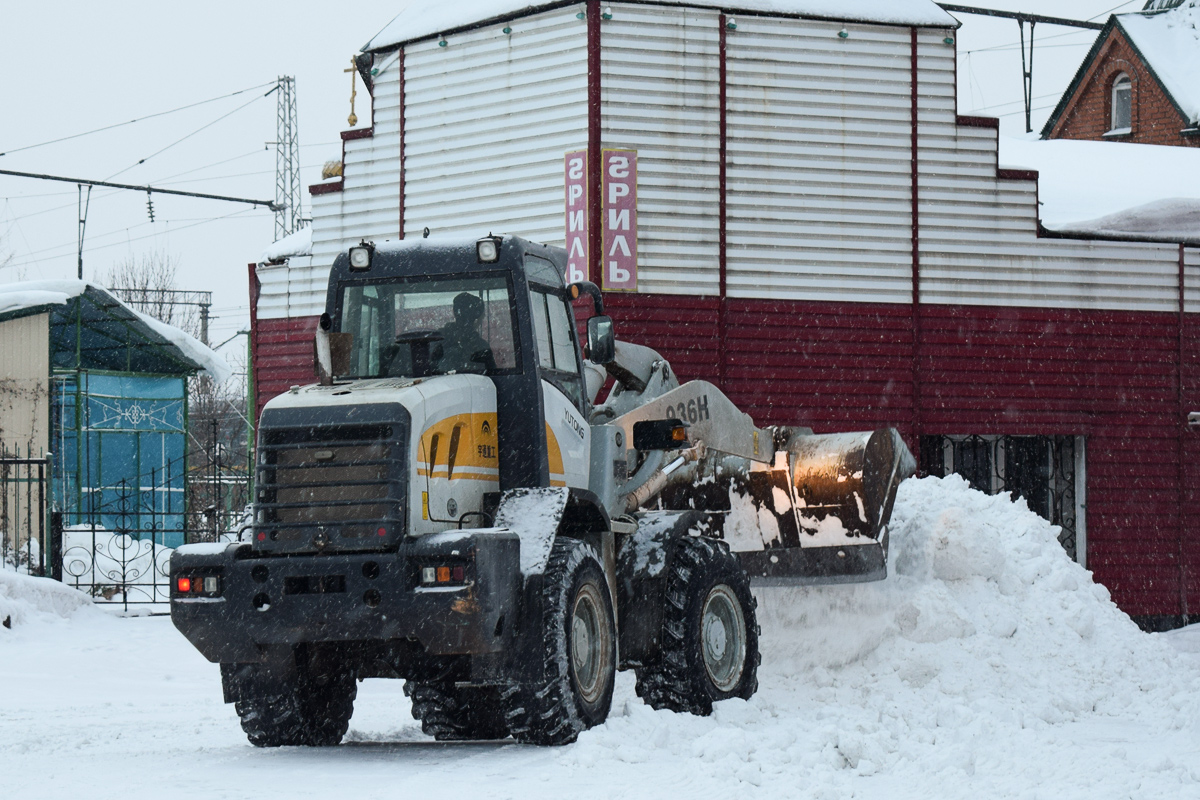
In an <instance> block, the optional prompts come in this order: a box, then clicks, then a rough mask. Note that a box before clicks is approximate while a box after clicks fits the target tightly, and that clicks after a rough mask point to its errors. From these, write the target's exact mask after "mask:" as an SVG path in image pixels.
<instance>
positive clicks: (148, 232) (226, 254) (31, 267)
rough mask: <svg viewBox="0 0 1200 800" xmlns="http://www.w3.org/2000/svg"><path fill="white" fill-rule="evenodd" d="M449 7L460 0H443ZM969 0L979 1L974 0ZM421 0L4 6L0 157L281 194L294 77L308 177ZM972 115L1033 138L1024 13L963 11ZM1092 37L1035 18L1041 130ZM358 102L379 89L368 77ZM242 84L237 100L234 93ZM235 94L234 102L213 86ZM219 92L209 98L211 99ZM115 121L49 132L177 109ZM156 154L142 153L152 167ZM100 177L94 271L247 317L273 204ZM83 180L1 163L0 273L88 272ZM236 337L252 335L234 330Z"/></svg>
mask: <svg viewBox="0 0 1200 800" xmlns="http://www.w3.org/2000/svg"><path fill="white" fill-rule="evenodd" d="M447 1H448V2H450V1H451V0H447ZM964 4H965V3H964ZM974 4H976V5H981V6H987V7H990V8H1003V9H1008V10H1024V11H1030V12H1034V13H1039V14H1047V15H1054V16H1063V17H1070V18H1074V19H1095V20H1100V21H1103V20H1104V19H1106V18H1107V15H1108V13H1110V12H1112V11H1114V10H1116V11H1121V12H1123V11H1131V10H1137V9H1140V8H1141V7H1142V5H1143V4H1144V3H1143V0H1133V2H1127V3H1122V4H1120V5H1118V4H1117V2H1116V0H1037V1H1036V2H1033V1H1032V0H1027V1H1026V2H1013V0H976V2H975V3H974ZM405 5H407V3H406V2H405V1H404V0H393V1H392V2H372V3H345V2H338V3H332V2H322V1H321V0H288V1H287V2H283V1H282V0H252V1H251V2H246V1H245V0H243V1H242V2H232V1H231V0H209V2H206V3H202V4H201V3H187V4H184V3H167V2H162V0H157V1H156V2H150V0H113V2H109V3H97V2H94V0H91V1H90V2H82V1H81V0H57V2H54V3H18V2H14V1H13V0H9V1H7V2H4V3H2V4H0V152H4V153H7V155H3V156H0V169H11V170H19V171H25V172H38V173H49V174H55V175H65V176H70V177H80V178H91V179H99V180H113V181H117V182H121V183H129V184H137V185H143V184H153V185H155V186H163V187H170V188H179V189H185V190H189V191H198V192H207V193H212V194H221V195H231V196H237V197H246V198H253V199H263V200H271V199H273V198H274V194H275V181H274V170H275V155H274V150H273V148H271V147H270V146H268V145H267V144H266V143H267V142H271V141H273V140H274V139H275V118H276V103H275V97H274V96H271V97H263V96H262V95H263V94H264V93H265V92H266V91H267V90H268V89H270V88H271V86H272V85H273V83H274V81H275V80H276V78H277V77H278V76H280V75H291V76H295V78H296V84H297V94H298V106H299V118H300V124H299V127H300V130H299V138H300V145H301V148H302V149H301V167H302V173H301V174H302V184H303V185H304V187H305V192H304V194H305V200H306V202H307V186H308V185H309V184H310V183H313V182H315V181H316V180H317V179H319V177H320V169H321V165H322V164H323V163H324V162H325V161H328V160H336V159H338V158H340V155H341V147H340V144H339V139H338V132H339V131H341V130H343V129H345V128H346V127H347V125H346V117H347V115H348V113H349V110H350V108H349V96H350V76H349V75H347V74H345V73H343V72H342V70H343V69H345V68H347V67H348V66H349V65H350V58H351V56H352V55H353V54H354V53H356V52H357V51H358V50H359V48H360V47H361V46H362V45H363V44H364V43H366V42H367V41H368V40H369V39H370V38H371V37H372V36H373V35H374V34H375V33H376V32H378V31H379V30H380V29H381V28H383V26H384V25H386V24H387V22H388V21H389V20H390V19H391V18H392V17H394V16H395V15H396V13H397V12H398V11H399V10H400V9H402V8H403V7H404V6H405ZM959 16H960V18H961V19H962V20H963V22H964V24H963V27H962V29H961V30H960V31H959V36H958V54H959V72H958V75H959V87H958V96H959V112H960V113H982V114H987V115H992V116H999V117H1000V118H1001V123H1002V130H1003V131H1004V132H1005V133H1013V134H1017V133H1021V132H1023V129H1024V124H1023V123H1024V119H1023V111H1022V104H1021V74H1020V51H1019V49H1018V47H1017V44H1016V42H1017V40H1018V29H1017V24H1016V22H1014V21H1011V20H999V19H992V18H984V17H978V16H968V15H959ZM1094 38H1095V34H1094V32H1092V31H1086V30H1079V29H1073V28H1062V27H1056V26H1050V25H1039V26H1037V33H1036V39H1035V41H1036V42H1037V43H1038V44H1037V49H1036V52H1035V60H1034V71H1035V75H1034V96H1035V101H1034V107H1035V109H1036V111H1035V113H1034V129H1035V130H1037V129H1038V128H1039V127H1040V125H1041V123H1042V122H1044V120H1045V119H1046V116H1047V115H1048V114H1049V112H1050V110H1051V109H1052V108H1053V105H1054V103H1055V102H1056V100H1057V99H1058V95H1059V94H1060V93H1061V91H1062V90H1063V88H1064V87H1065V86H1066V85H1067V83H1068V82H1069V81H1070V79H1071V77H1072V75H1073V74H1074V72H1075V69H1076V68H1077V67H1078V65H1079V62H1080V60H1081V59H1082V58H1083V56H1084V55H1085V54H1086V53H1087V48H1088V46H1089V45H1090V44H1091V43H1092V41H1093V40H1094ZM359 89H360V92H359V97H358V99H359V105H358V109H357V110H358V114H359V116H360V117H361V118H362V120H363V122H360V126H361V125H363V124H367V120H368V119H369V108H370V100H369V98H368V96H367V94H366V92H365V91H363V90H362V87H361V86H360V87H359ZM239 91H240V92H241V93H240V94H236V95H233V96H227V95H231V94H232V93H234V92H239ZM216 98H221V99H216ZM209 100H212V102H203V101H209ZM194 103H202V104H201V105H197V106H196V107H194V108H190V109H186V110H182V111H178V112H175V113H170V114H164V115H162V116H158V117H156V118H154V119H150V120H146V121H144V122H139V123H137V124H132V125H123V126H121V127H117V128H114V129H112V130H110V131H106V132H102V133H96V134H92V135H88V136H82V137H79V138H74V139H71V140H69V141H66V142H61V143H57V144H45V145H44V146H42V145H43V143H46V142H50V141H51V140H54V139H58V138H60V137H64V136H70V135H72V134H78V133H83V132H85V131H89V130H92V129H95V128H100V127H102V126H108V125H114V124H117V123H122V122H125V121H128V120H132V119H136V118H141V117H145V116H147V115H151V114H158V113H160V112H166V111H171V110H173V109H176V108H179V107H181V106H186V105H189V104H194ZM142 161H144V163H139V162H142ZM146 200H147V199H146V197H145V196H144V195H139V194H137V193H133V192H122V191H117V190H105V189H96V190H94V191H93V193H92V198H91V207H90V210H89V213H88V219H87V232H86V234H87V235H86V240H85V248H84V277H86V278H88V279H97V280H100V281H103V279H104V278H105V276H106V275H107V274H108V271H109V269H110V268H111V267H112V266H113V264H115V263H118V262H120V261H122V260H124V259H127V258H130V257H133V258H141V257H143V256H144V255H146V254H152V253H157V254H165V255H167V256H169V257H171V258H173V259H176V260H177V261H178V263H179V266H180V283H181V288H188V289H205V290H211V291H212V292H213V293H214V297H213V301H214V323H213V327H212V334H211V338H212V341H213V342H214V344H216V343H220V342H221V341H223V340H224V339H226V338H227V337H229V336H232V335H233V334H235V333H236V332H237V331H238V330H240V329H243V328H245V327H247V326H248V324H249V301H248V295H247V266H246V265H247V264H248V263H249V262H251V261H255V260H257V259H258V258H259V255H260V253H261V251H262V249H263V248H264V247H265V246H266V245H267V244H269V243H270V242H271V240H272V239H273V234H274V216H273V214H271V212H269V211H266V210H263V209H253V208H251V207H250V206H245V205H239V204H233V203H225V202H216V201H209V200H197V199H191V198H174V197H165V196H162V195H156V196H155V197H154V200H153V204H154V217H155V221H154V222H151V221H150V218H149V215H148V212H147V208H146V205H147V202H146ZM76 201H77V197H76V189H75V186H74V185H71V184H63V183H51V182H46V181H34V180H28V179H21V178H13V177H9V176H0V260H2V259H3V256H4V255H5V254H8V255H10V256H11V258H10V261H9V265H8V266H7V267H5V268H2V269H0V282H10V281H16V280H34V279H40V278H70V277H74V276H75V272H76V233H77V227H78V226H77V219H78V218H77V212H76ZM229 347H230V348H241V349H242V350H244V348H245V337H238V338H237V339H235V340H234V341H233V342H232V343H231V344H230V345H229Z"/></svg>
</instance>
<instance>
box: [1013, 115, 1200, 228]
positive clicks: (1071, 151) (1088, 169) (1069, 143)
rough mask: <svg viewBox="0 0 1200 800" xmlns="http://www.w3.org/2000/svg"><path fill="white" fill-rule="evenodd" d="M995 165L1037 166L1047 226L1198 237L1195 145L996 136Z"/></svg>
mask: <svg viewBox="0 0 1200 800" xmlns="http://www.w3.org/2000/svg"><path fill="white" fill-rule="evenodd" d="M1000 164H1001V166H1004V167H1015V168H1018V169H1035V170H1037V171H1038V177H1039V180H1038V199H1039V200H1040V201H1041V203H1042V206H1041V209H1040V211H1039V215H1040V217H1041V221H1042V224H1043V225H1044V226H1045V227H1046V228H1047V229H1049V230H1052V231H1058V232H1061V233H1081V234H1091V235H1103V236H1117V237H1126V238H1144V239H1165V240H1169V241H1184V242H1188V243H1194V242H1195V243H1200V148H1192V147H1167V146H1165V145H1152V144H1133V143H1129V142H1093V141H1083V140H1077V139H1051V140H1038V139H1030V138H1014V137H1007V136H1001V137H1000Z"/></svg>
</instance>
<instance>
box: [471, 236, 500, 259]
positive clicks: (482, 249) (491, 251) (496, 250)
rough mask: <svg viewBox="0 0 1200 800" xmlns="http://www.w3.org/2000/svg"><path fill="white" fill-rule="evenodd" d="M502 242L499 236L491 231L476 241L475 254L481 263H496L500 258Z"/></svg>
mask: <svg viewBox="0 0 1200 800" xmlns="http://www.w3.org/2000/svg"><path fill="white" fill-rule="evenodd" d="M500 242H501V238H500V237H499V236H493V235H492V234H490V233H489V234H488V235H487V236H485V237H483V238H482V239H480V240H479V241H478V242H476V243H475V255H476V257H478V259H479V263H480V264H495V263H496V262H497V261H499V260H500Z"/></svg>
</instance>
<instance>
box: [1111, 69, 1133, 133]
mask: <svg viewBox="0 0 1200 800" xmlns="http://www.w3.org/2000/svg"><path fill="white" fill-rule="evenodd" d="M1111 122H1112V124H1111V125H1110V126H1109V130H1108V132H1109V133H1129V132H1130V131H1131V130H1133V82H1132V81H1131V80H1129V76H1128V75H1126V74H1125V73H1124V72H1122V73H1121V74H1120V75H1118V76H1117V77H1116V79H1115V80H1114V81H1113V85H1112V120H1111Z"/></svg>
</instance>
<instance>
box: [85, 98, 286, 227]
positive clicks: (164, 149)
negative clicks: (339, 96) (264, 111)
mask: <svg viewBox="0 0 1200 800" xmlns="http://www.w3.org/2000/svg"><path fill="white" fill-rule="evenodd" d="M278 88H279V87H278V86H272V87H271V88H270V89H268V90H267V92H266V93H265V94H263V95H262V96H260V97H255V98H253V99H252V100H250V102H248V103H243V104H242V105H240V106H238V107H237V108H235V109H234V110H233V111H230V112H229V113H228V114H222V115H221V116H219V117H217V118H216V119H214V120H213V121H212V122H209V123H208V124H206V125H201V126H200V127H199V128H197V129H196V130H194V131H192V132H191V133H189V134H188V135H187V136H184V137H183V138H182V139H177V140H175V141H174V142H171V143H170V144H169V145H167V146H166V147H164V148H162V149H161V150H158V151H156V152H154V153H151V154H150V155H148V156H146V157H145V158H143V159H141V160H139V161H137V162H136V163H134V164H130V165H129V166H128V167H126V168H125V169H123V170H120V171H119V172H114V173H113V174H112V175H109V176H108V180H111V179H113V178H115V177H117V176H118V175H120V174H122V173H124V172H128V171H129V170H131V169H133V168H134V167H137V166H140V165H142V164H145V163H146V162H147V161H149V160H150V159H152V158H154V157H155V156H158V155H162V154H163V153H165V152H167V151H168V150H170V149H171V148H172V147H174V146H175V145H177V144H182V143H183V142H186V141H187V140H188V139H190V138H192V137H193V136H195V135H196V134H198V133H200V132H201V131H205V130H208V129H209V128H211V127H212V126H213V125H216V124H217V123H218V122H220V121H221V120H223V119H227V118H228V117H231V116H233V115H234V114H236V113H237V112H239V111H241V110H242V109H243V108H246V107H247V106H250V105H253V104H254V103H257V102H258V101H259V100H262V99H263V98H264V97H269V96H270V95H271V94H272V93H274V92H275V91H276V90H277V89H278ZM272 210H274V204H272Z"/></svg>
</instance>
